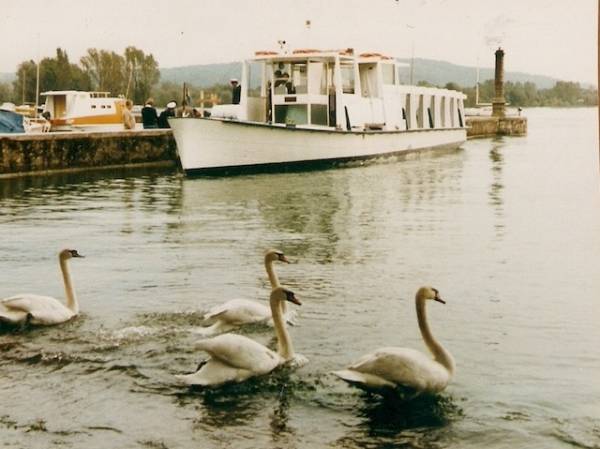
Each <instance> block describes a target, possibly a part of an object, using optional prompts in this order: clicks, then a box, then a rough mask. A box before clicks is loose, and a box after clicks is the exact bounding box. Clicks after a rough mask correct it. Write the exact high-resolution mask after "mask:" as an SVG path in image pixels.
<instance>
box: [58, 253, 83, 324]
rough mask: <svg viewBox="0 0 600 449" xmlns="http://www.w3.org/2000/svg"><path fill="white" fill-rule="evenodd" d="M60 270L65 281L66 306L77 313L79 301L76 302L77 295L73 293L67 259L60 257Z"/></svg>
mask: <svg viewBox="0 0 600 449" xmlns="http://www.w3.org/2000/svg"><path fill="white" fill-rule="evenodd" d="M60 271H62V275H63V281H64V283H65V295H66V297H67V307H68V308H69V309H70V310H71V311H72V312H73V313H74V314H76V315H77V314H78V313H79V303H78V302H77V296H76V295H75V289H74V288H73V281H72V280H71V273H69V265H68V264H67V259H60Z"/></svg>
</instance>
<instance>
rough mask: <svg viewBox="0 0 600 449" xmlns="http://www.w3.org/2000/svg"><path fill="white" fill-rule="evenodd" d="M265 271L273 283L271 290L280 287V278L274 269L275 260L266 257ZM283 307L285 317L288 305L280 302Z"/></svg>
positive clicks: (282, 311)
mask: <svg viewBox="0 0 600 449" xmlns="http://www.w3.org/2000/svg"><path fill="white" fill-rule="evenodd" d="M265 269H266V270H267V275H268V276H269V282H271V288H272V289H273V288H275V287H279V286H280V284H279V278H278V277H277V273H275V268H273V260H272V259H270V258H268V257H265ZM280 302H281V305H280V306H279V307H281V313H282V314H283V315H285V314H286V312H287V304H286V303H285V301H280Z"/></svg>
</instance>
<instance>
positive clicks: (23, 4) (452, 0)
mask: <svg viewBox="0 0 600 449" xmlns="http://www.w3.org/2000/svg"><path fill="white" fill-rule="evenodd" d="M596 7H597V1H596V0H571V1H568V0H495V1H492V0H369V1H367V0H277V1H271V0H263V1H259V0H246V1H243V0H215V1H200V0H162V1H155V0H144V1H140V0H52V1H48V0H2V1H1V2H0V42H2V45H1V46H0V72H14V71H15V70H16V67H17V65H18V64H19V63H20V62H22V61H24V60H26V59H34V60H35V59H37V58H38V56H41V57H45V56H53V55H54V54H55V49H56V47H61V48H63V49H65V50H66V51H67V54H68V55H69V58H70V59H71V61H72V62H78V61H79V58H80V57H81V56H83V55H84V54H85V52H86V50H87V49H88V48H99V49H108V50H114V51H116V52H118V53H122V52H123V50H124V49H125V47H127V46H129V45H133V46H135V47H138V48H140V49H142V50H144V51H145V52H146V53H152V54H153V55H154V56H155V58H156V59H157V60H158V62H159V65H160V66H161V67H177V66H183V65H194V64H209V63H215V62H232V61H238V60H241V59H244V58H247V57H250V56H251V55H253V53H254V51H256V50H265V49H277V48H278V47H277V40H278V39H285V40H286V41H287V42H288V43H289V44H290V47H291V48H307V47H311V48H323V49H324V48H345V47H354V48H356V49H357V50H358V51H380V52H384V53H387V54H391V55H394V56H399V57H410V55H411V51H412V48H413V43H414V52H415V56H416V57H421V58H429V59H439V60H444V61H448V62H452V63H456V64H462V65H470V66H476V65H478V64H479V65H480V66H481V67H492V66H493V61H494V59H493V51H494V50H495V49H496V48H497V47H498V46H499V45H501V46H502V47H503V48H504V49H505V51H506V62H505V66H506V69H507V70H510V71H521V72H529V73H534V74H542V75H549V76H553V77H556V78H560V79H564V80H572V81H581V82H588V83H593V84H596V83H597V76H596V73H597V56H598V53H597V49H596V43H597V37H596V33H597V25H596V18H597V11H596ZM306 20H310V21H311V26H310V29H307V27H306V26H305V22H306Z"/></svg>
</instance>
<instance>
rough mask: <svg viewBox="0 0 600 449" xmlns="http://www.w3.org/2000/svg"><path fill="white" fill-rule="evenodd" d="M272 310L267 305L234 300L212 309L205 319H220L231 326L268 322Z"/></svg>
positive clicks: (245, 300) (246, 300)
mask: <svg viewBox="0 0 600 449" xmlns="http://www.w3.org/2000/svg"><path fill="white" fill-rule="evenodd" d="M270 317H271V309H270V308H269V307H268V306H266V305H265V304H261V303H259V302H256V301H251V300H248V299H232V300H230V301H227V302H225V303H223V304H220V305H218V306H216V307H213V308H212V309H210V310H209V311H208V312H207V313H206V314H205V315H204V319H206V320H213V319H218V320H219V321H224V322H227V323H230V324H234V325H238V324H246V323H256V322H260V321H264V320H268V319H269V318H270Z"/></svg>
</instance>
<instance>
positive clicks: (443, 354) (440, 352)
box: [417, 297, 454, 375]
mask: <svg viewBox="0 0 600 449" xmlns="http://www.w3.org/2000/svg"><path fill="white" fill-rule="evenodd" d="M425 303H426V300H425V299H422V298H419V297H417V319H418V320H419V329H420V330H421V336H422V337H423V341H424V342H425V344H426V345H427V348H428V349H429V350H430V351H431V353H432V354H433V358H434V359H435V361H436V362H438V363H439V364H441V365H442V366H444V367H445V368H446V369H447V370H448V372H449V373H450V375H452V374H453V373H454V358H453V357H452V355H451V354H450V353H449V352H448V351H447V350H446V348H444V347H443V346H442V344H441V343H440V342H438V341H437V340H436V339H435V337H434V336H433V334H432V333H431V329H429V323H428V322H427V311H426V308H425Z"/></svg>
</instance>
